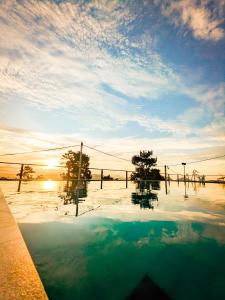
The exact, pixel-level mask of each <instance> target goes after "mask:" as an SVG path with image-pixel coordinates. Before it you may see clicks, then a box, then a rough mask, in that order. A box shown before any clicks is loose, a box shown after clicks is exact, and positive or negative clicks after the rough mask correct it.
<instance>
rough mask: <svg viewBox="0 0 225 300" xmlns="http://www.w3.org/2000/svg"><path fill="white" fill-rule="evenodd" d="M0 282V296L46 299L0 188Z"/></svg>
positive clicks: (7, 298)
mask: <svg viewBox="0 0 225 300" xmlns="http://www.w3.org/2000/svg"><path fill="white" fill-rule="evenodd" d="M0 282H1V284H0V299H4V300H31V299H32V300H33V299H34V300H36V299H37V300H47V299H48V297H47V294H46V292H45V289H44V286H43V284H42V282H41V279H40V277H39V275H38V272H37V270H36V268H35V265H34V263H33V261H32V258H31V256H30V253H29V251H28V249H27V246H26V244H25V242H24V239H23V237H22V234H21V232H20V229H19V227H18V225H17V223H16V221H15V219H14V217H13V215H12V213H11V211H10V209H9V207H8V204H7V202H6V200H5V197H4V195H3V193H2V191H1V190H0Z"/></svg>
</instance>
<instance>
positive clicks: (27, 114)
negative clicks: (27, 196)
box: [0, 0, 225, 174]
mask: <svg viewBox="0 0 225 300" xmlns="http://www.w3.org/2000/svg"><path fill="white" fill-rule="evenodd" d="M224 16H225V1H224V0H214V1H209V0H202V1H201V0H198V1H197V0H196V1H195V0H181V1H172V0H151V1H150V0H149V1H148V0H133V1H126V0H124V1H119V0H117V1H116V0H112V1H107V0H102V1H97V0H96V1H75V0H74V1H73V0H71V1H61V0H55V1H53V0H52V1H50V0H45V1H44V0H43V1H36V0H33V1H30V0H20V1H19V0H18V1H16V0H0V153H1V154H4V153H10V152H15V151H29V150H36V149H41V148H46V147H56V146H63V145H70V144H77V143H79V142H80V141H81V140H83V141H84V143H86V144H88V145H90V146H94V147H96V148H98V149H101V150H103V151H108V152H110V153H113V154H116V155H119V156H121V157H123V158H125V159H129V158H130V156H131V155H132V154H134V153H135V152H137V151H138V150H139V149H152V150H153V151H154V153H155V155H157V157H158V161H159V164H165V163H168V164H169V163H179V162H181V161H182V160H185V161H193V160H198V159H204V158H208V157H213V156H218V155H223V154H224V152H225V151H224V150H225V147H224V146H225V134H224V133H225V122H224V121H225V120H224V103H225V82H224V79H225V78H224V74H225V51H224V49H225V21H224ZM87 152H88V151H87ZM88 153H89V152H88ZM90 154H91V155H92V166H98V167H102V166H103V167H106V166H107V167H114V168H117V167H118V168H121V167H124V168H130V167H131V165H130V163H129V162H126V161H122V160H116V159H111V158H109V157H104V158H103V157H100V156H99V155H98V154H95V153H94V152H90ZM50 155H52V156H54V155H56V153H55V154H48V157H50ZM57 155H59V154H57ZM24 159H26V160H27V159H29V161H37V159H38V160H40V161H42V162H43V161H44V160H45V159H46V154H45V155H43V154H38V155H35V156H34V155H33V156H29V157H24V156H20V157H4V160H10V161H11V160H13V161H15V160H19V161H23V160H24ZM1 160H3V157H2V159H1ZM224 166H225V164H224V160H223V159H218V160H216V161H213V162H207V163H205V164H202V163H201V164H198V165H196V166H195V168H197V169H198V170H200V171H201V172H204V173H212V172H213V173H215V172H216V174H221V173H223V174H224V171H223V169H224ZM191 168H193V166H192V167H191ZM178 169H179V168H178Z"/></svg>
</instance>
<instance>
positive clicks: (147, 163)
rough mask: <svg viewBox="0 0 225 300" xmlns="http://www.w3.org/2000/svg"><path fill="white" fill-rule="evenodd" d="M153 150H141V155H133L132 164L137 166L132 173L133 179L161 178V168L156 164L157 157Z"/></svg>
mask: <svg viewBox="0 0 225 300" xmlns="http://www.w3.org/2000/svg"><path fill="white" fill-rule="evenodd" d="M152 155H153V151H140V155H134V156H133V157H132V164H134V165H135V166H136V170H135V172H133V173H132V174H131V180H133V181H137V180H161V179H163V176H161V175H160V171H159V169H156V168H153V167H155V166H156V163H157V158H154V157H152Z"/></svg>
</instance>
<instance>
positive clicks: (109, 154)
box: [84, 145, 131, 162]
mask: <svg viewBox="0 0 225 300" xmlns="http://www.w3.org/2000/svg"><path fill="white" fill-rule="evenodd" d="M84 147H86V148H89V149H92V150H95V151H97V152H100V153H103V154H105V155H108V156H111V157H115V158H117V159H121V160H124V161H129V162H131V161H130V160H129V159H126V158H122V157H119V156H117V155H113V154H111V153H107V152H104V151H101V150H98V149H96V148H94V147H90V146H87V145H84Z"/></svg>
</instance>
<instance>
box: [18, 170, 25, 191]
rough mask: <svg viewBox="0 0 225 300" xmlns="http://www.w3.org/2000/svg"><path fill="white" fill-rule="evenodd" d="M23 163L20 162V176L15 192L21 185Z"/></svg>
mask: <svg viewBox="0 0 225 300" xmlns="http://www.w3.org/2000/svg"><path fill="white" fill-rule="evenodd" d="M23 166H24V165H23V164H21V168H20V175H19V176H20V177H19V184H18V188H17V192H20V187H21V181H22V179H23Z"/></svg>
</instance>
